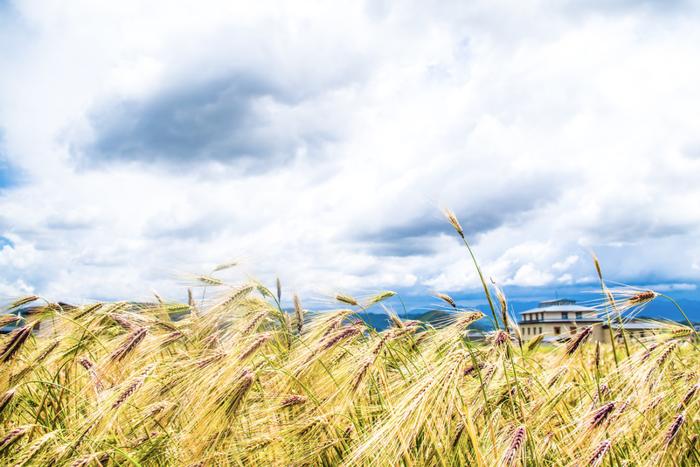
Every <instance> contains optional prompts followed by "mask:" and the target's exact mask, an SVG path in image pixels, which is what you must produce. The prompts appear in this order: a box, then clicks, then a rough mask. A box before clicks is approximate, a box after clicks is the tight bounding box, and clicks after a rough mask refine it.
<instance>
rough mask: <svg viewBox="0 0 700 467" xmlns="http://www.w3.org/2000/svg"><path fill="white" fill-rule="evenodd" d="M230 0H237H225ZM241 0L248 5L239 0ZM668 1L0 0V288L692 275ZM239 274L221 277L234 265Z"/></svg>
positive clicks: (445, 286)
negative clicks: (474, 263)
mask: <svg viewBox="0 0 700 467" xmlns="http://www.w3.org/2000/svg"><path fill="white" fill-rule="evenodd" d="M236 3H238V5H237V4H236ZM251 5H254V6H251ZM699 25H700V11H699V10H698V9H697V8H695V7H693V6H691V5H690V4H686V3H684V2H681V1H673V2H661V1H659V2H654V1H632V0H619V1H612V2H597V1H587V2H584V1H573V0H572V1H558V2H544V1H540V2H538V1H533V2H522V1H493V0H489V1H483V2H480V1H470V2H464V1H455V2H446V1H441V2H400V4H399V3H398V2H382V1H378V0H372V1H368V2H366V3H364V4H363V3H362V2H336V3H334V4H331V3H330V2H294V3H293V4H292V3H289V4H285V3H277V2H265V1H261V2H230V1H218V2H217V1H203V0H199V1H197V2H177V1H175V2H174V1H172V0H169V1H149V2H134V1H128V0H121V1H111V2H95V1H93V0H84V1H83V0H74V1H50V0H42V1H31V0H30V1H21V2H12V1H9V2H8V1H3V0H0V67H1V68H0V69H1V70H2V72H0V298H9V297H12V296H16V295H18V294H23V293H28V292H33V293H39V294H42V295H45V296H47V297H50V298H52V299H63V300H74V301H80V300H89V299H112V298H113V299H118V298H142V297H148V296H149V295H150V293H151V291H152V290H154V289H155V290H157V291H158V292H159V293H161V294H162V295H165V296H168V297H170V298H176V299H181V298H182V296H183V290H184V288H183V287H184V285H185V284H186V283H187V277H188V274H196V273H206V272H207V271H208V270H210V269H211V268H212V267H213V266H215V265H216V264H218V263H222V262H227V261H231V260H236V261H240V263H241V266H240V267H239V268H238V269H237V270H236V272H234V273H233V274H234V276H236V275H238V276H243V277H244V276H245V275H251V276H255V277H257V278H260V279H262V280H264V281H267V282H268V283H269V282H270V281H274V278H275V277H276V276H279V277H280V278H281V279H282V282H283V284H284V285H285V288H286V289H289V290H296V291H299V292H301V293H302V294H305V295H306V296H313V297H323V296H324V295H325V294H330V293H333V292H334V291H343V292H349V293H366V292H368V291H372V290H377V289H386V288H388V289H396V290H401V291H405V292H406V293H407V294H418V295H420V294H428V293H431V292H433V291H442V292H448V293H455V294H459V293H469V292H470V291H477V290H478V289H477V288H476V285H477V282H476V276H475V274H474V272H473V271H472V269H471V268H470V265H469V263H468V261H467V257H466V254H465V252H464V251H463V249H462V248H461V247H460V245H459V243H458V242H457V239H456V238H455V236H454V234H453V232H452V231H451V230H450V227H449V225H448V224H447V223H446V222H445V221H444V219H443V218H442V215H441V213H440V209H441V208H444V207H450V208H452V209H453V210H454V211H455V212H456V213H457V215H458V216H459V217H460V219H461V220H462V224H463V225H464V228H465V230H466V233H467V236H468V238H469V239H470V240H471V242H472V243H473V245H474V247H475V250H476V252H477V255H478V256H479V258H480V260H481V262H482V263H483V269H484V270H485V272H486V273H487V274H488V275H489V276H490V277H493V278H494V280H496V281H497V282H499V283H500V284H502V285H504V286H505V287H506V289H507V290H510V291H511V292H512V293H513V294H516V295H517V294H519V293H526V292H525V291H528V292H527V293H530V294H535V295H538V296H542V297H544V296H549V295H552V294H553V293H555V292H559V291H561V290H564V291H567V290H579V289H580V290H584V289H586V288H589V289H590V288H591V287H592V279H593V275H594V269H593V267H592V263H591V260H590V251H591V250H593V251H595V252H596V253H597V254H598V256H599V257H600V258H601V261H602V263H603V267H604V271H605V273H606V275H607V276H608V278H610V279H612V280H616V281H620V282H624V283H634V284H653V285H655V286H658V287H659V288H661V289H663V290H674V291H675V292H677V293H679V294H686V295H688V294H690V295H695V294H697V292H696V284H697V283H698V282H700V243H699V242H698V239H699V237H700V235H699V234H700V184H699V183H698V181H699V180H698V179H699V178H700V111H699V109H700V86H698V83H700V60H699V59H698V57H700V27H698V26H699ZM238 278H240V277H232V278H231V279H232V280H237V279H238Z"/></svg>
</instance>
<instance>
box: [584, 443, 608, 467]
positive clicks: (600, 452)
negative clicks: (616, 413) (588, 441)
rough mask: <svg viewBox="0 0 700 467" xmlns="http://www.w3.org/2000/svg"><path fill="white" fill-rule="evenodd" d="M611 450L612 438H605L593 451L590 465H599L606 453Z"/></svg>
mask: <svg viewBox="0 0 700 467" xmlns="http://www.w3.org/2000/svg"><path fill="white" fill-rule="evenodd" d="M609 450H610V440H609V439H604V440H603V441H602V442H601V443H600V444H599V445H598V446H597V447H596V448H595V451H593V454H591V457H590V458H589V459H588V465H589V466H591V467H598V466H599V465H600V464H601V463H602V462H603V459H605V455H606V454H607V453H608V451H609Z"/></svg>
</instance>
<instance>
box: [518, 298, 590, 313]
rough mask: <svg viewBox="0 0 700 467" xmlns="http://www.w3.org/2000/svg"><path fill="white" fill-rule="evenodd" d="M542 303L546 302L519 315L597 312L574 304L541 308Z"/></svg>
mask: <svg viewBox="0 0 700 467" xmlns="http://www.w3.org/2000/svg"><path fill="white" fill-rule="evenodd" d="M572 301H573V300H572ZM543 303H546V302H542V303H540V306H538V307H537V308H531V309H529V310H525V311H523V312H522V313H520V314H521V315H522V314H525V313H547V312H562V311H573V312H576V311H585V312H588V313H590V312H598V310H596V309H595V308H590V307H587V306H581V305H574V304H571V305H549V306H542V304H543Z"/></svg>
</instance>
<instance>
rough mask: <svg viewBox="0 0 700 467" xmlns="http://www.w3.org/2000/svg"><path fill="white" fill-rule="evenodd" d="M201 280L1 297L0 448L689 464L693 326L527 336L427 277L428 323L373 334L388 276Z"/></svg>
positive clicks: (9, 461)
mask: <svg viewBox="0 0 700 467" xmlns="http://www.w3.org/2000/svg"><path fill="white" fill-rule="evenodd" d="M453 225H454V226H455V229H457V232H458V233H459V234H460V236H463V232H462V231H461V227H459V223H458V222H457V221H456V219H454V223H453ZM465 244H466V242H465ZM470 253H471V250H470ZM479 273H481V272H480V271H479ZM198 280H199V282H200V284H201V285H202V286H206V287H207V288H208V290H209V291H211V293H213V297H215V298H212V299H210V300H208V301H206V302H197V301H195V300H194V299H191V300H190V302H189V303H186V304H184V303H183V304H178V303H168V302H165V301H164V300H162V299H161V298H160V297H158V300H155V301H154V302H153V303H132V302H118V303H93V304H89V305H83V306H77V307H76V306H70V305H66V304H58V303H50V302H44V301H42V300H41V299H40V298H39V297H36V296H30V297H24V298H22V299H20V300H18V301H16V302H15V303H13V304H11V305H9V306H8V307H7V310H6V314H4V315H3V316H2V317H1V318H0V319H1V320H2V324H9V323H13V322H16V324H17V326H18V327H17V328H16V330H15V331H13V332H12V333H10V334H8V335H6V336H4V337H3V340H2V343H1V344H0V371H1V372H2V377H1V379H0V421H1V426H0V429H1V430H2V433H0V463H2V464H3V465H17V466H21V465H70V466H86V465H144V466H151V465H178V466H180V465H182V466H187V465H198V466H200V465H201V466H204V465H404V466H413V465H441V466H442V465H477V466H491V465H505V466H514V465H528V466H530V465H531V466H540V465H552V466H573V465H579V466H583V465H593V466H597V465H609V466H623V465H629V466H633V465H679V466H690V465H698V464H700V447H699V443H698V435H700V409H699V407H700V404H699V403H698V400H699V397H698V392H700V391H699V390H700V379H699V375H698V371H699V370H700V352H699V351H698V342H697V337H696V334H695V331H694V330H693V328H692V327H690V326H684V325H681V324H675V323H668V324H666V325H665V326H664V328H662V329H661V330H660V331H659V332H658V333H656V335H654V336H651V337H647V338H645V339H642V340H632V339H630V340H627V339H623V340H624V342H625V345H624V346H623V345H622V344H621V343H620V342H622V341H618V346H617V347H611V346H609V345H600V344H596V343H594V342H592V341H591V340H590V338H589V337H590V332H588V331H587V330H586V329H583V330H582V331H580V332H579V334H577V335H575V336H572V337H571V339H570V340H569V341H568V342H562V343H558V344H554V345H552V344H545V343H543V342H542V339H534V340H530V341H527V342H523V341H522V340H521V337H520V335H519V332H518V327H517V323H516V322H515V321H514V320H513V319H512V318H509V316H508V313H507V305H506V302H505V297H504V296H503V295H502V294H501V293H500V292H499V291H498V290H494V289H493V287H487V285H486V284H485V283H484V290H485V292H486V293H487V297H488V299H489V302H490V303H491V305H492V306H493V307H494V308H493V314H494V316H493V317H488V316H485V315H484V314H483V313H481V312H479V311H475V310H466V309H462V308H461V307H460V306H459V304H458V303H456V302H455V301H454V300H453V299H452V298H451V297H449V296H447V295H444V294H439V298H441V299H442V300H443V301H444V302H445V304H446V307H448V308H450V309H452V315H451V316H452V317H453V319H452V320H450V322H448V323H445V325H444V326H436V327H433V326H431V325H427V324H425V323H420V322H416V321H402V320H401V319H399V318H398V317H397V316H396V315H392V316H391V321H392V326H391V327H390V328H389V329H387V330H385V331H382V332H377V331H375V330H373V329H372V328H370V327H369V326H367V325H366V324H365V323H364V322H363V321H362V320H361V319H359V318H358V317H357V316H358V315H357V313H358V312H360V311H364V310H366V309H368V308H369V307H373V306H375V307H376V306H381V305H382V303H383V302H384V301H385V300H386V299H388V298H390V297H392V296H393V295H394V293H393V292H388V291H387V292H382V293H378V294H377V295H375V296H371V297H365V298H364V299H362V300H360V299H357V298H354V297H351V296H349V295H342V294H341V295H338V296H337V297H335V298H336V299H337V301H338V304H339V306H342V308H341V309H338V310H335V311H330V312H323V313H314V312H312V311H310V310H307V309H305V308H304V307H303V304H302V301H301V300H300V299H299V298H298V297H296V296H295V297H294V301H293V303H294V307H293V310H286V309H284V308H283V307H282V305H281V304H280V302H281V299H280V298H281V292H280V290H281V286H280V284H279V283H278V284H277V290H276V291H271V290H270V289H268V288H266V287H265V286H263V285H262V284H260V283H257V282H248V283H245V284H239V285H228V284H225V283H223V282H222V281H221V280H220V279H218V278H216V277H215V276H214V275H212V276H201V277H199V279H198ZM603 290H604V294H603V296H604V297H605V301H604V305H605V307H608V308H611V309H612V307H613V305H614V307H615V308H614V310H618V313H620V311H619V310H627V309H630V308H632V307H633V306H634V305H637V304H638V303H639V302H640V301H641V300H642V299H643V300H645V301H647V300H653V299H655V298H656V297H657V295H656V294H655V293H652V292H643V293H646V295H644V296H641V295H639V294H638V295H636V296H635V295H630V296H628V297H627V298H625V299H618V300H617V301H616V302H615V303H612V302H613V298H614V297H613V294H612V293H611V292H609V291H608V292H606V293H605V289H603ZM492 294H494V296H495V299H494V300H492ZM19 309H22V310H25V313H24V314H23V317H22V318H21V319H20V318H18V316H17V314H16V313H15V312H16V311H17V310H19ZM27 311H28V312H27ZM610 313H612V311H611V312H610ZM499 315H500V316H499ZM499 317H500V319H499ZM489 318H492V319H493V318H495V319H494V320H493V321H494V324H495V325H496V329H495V330H494V331H493V332H491V333H490V334H489V335H488V336H487V338H486V339H485V340H472V339H471V338H470V337H469V336H468V334H467V331H468V329H469V328H470V326H472V325H473V324H474V323H475V322H477V321H478V320H482V319H489ZM622 337H624V336H622Z"/></svg>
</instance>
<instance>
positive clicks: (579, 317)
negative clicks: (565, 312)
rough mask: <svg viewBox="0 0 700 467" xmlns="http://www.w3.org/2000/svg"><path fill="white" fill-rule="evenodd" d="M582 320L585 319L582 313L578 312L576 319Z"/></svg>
mask: <svg viewBox="0 0 700 467" xmlns="http://www.w3.org/2000/svg"><path fill="white" fill-rule="evenodd" d="M581 318H583V313H581V312H580V311H577V312H576V319H581Z"/></svg>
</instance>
